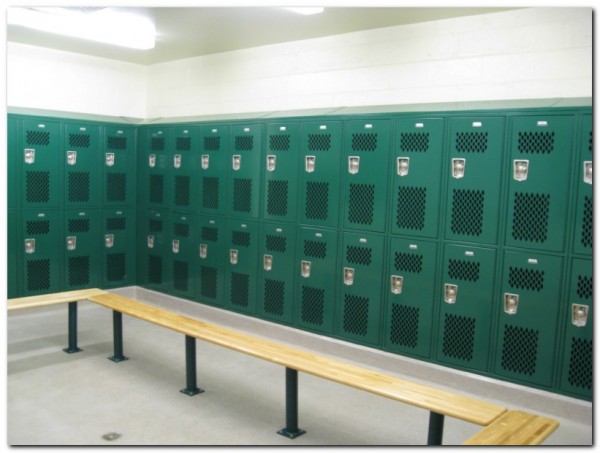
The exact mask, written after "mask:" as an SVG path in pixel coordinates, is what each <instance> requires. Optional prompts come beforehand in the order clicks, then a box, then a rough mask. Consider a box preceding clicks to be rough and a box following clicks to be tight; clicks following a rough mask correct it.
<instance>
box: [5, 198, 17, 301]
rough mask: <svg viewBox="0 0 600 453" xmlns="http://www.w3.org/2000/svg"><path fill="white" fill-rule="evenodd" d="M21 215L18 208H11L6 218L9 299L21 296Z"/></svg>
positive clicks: (7, 287) (7, 289)
mask: <svg viewBox="0 0 600 453" xmlns="http://www.w3.org/2000/svg"><path fill="white" fill-rule="evenodd" d="M19 215H20V212H18V211H17V210H16V209H9V210H8V212H7V219H6V227H7V231H6V239H7V241H6V251H7V256H6V297H7V298H8V299H11V298H13V297H19V296H20V293H19V279H18V276H17V273H18V272H17V271H18V269H19V261H18V256H19V255H18V253H19V251H18V244H20V241H19V239H18V238H17V231H19V225H20V222H19V218H18V216H19Z"/></svg>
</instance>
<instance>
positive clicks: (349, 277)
mask: <svg viewBox="0 0 600 453" xmlns="http://www.w3.org/2000/svg"><path fill="white" fill-rule="evenodd" d="M353 284H354V269H352V268H351V267H345V268H344V285H347V286H352V285H353Z"/></svg>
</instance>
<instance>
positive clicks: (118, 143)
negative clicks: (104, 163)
mask: <svg viewBox="0 0 600 453" xmlns="http://www.w3.org/2000/svg"><path fill="white" fill-rule="evenodd" d="M106 147H107V148H108V149H110V150H121V151H124V150H126V149H127V137H114V136H108V137H107V139H106Z"/></svg>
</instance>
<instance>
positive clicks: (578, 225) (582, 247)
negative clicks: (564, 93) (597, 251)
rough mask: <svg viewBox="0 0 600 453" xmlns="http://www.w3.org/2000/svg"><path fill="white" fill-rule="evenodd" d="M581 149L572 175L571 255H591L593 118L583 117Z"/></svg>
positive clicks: (592, 230) (589, 116)
mask: <svg viewBox="0 0 600 453" xmlns="http://www.w3.org/2000/svg"><path fill="white" fill-rule="evenodd" d="M582 122H583V130H582V137H581V147H580V149H579V159H578V165H577V166H576V168H575V169H574V172H573V174H574V175H575V180H576V181H577V214H576V218H575V237H574V238H573V253H580V254H584V255H591V254H592V246H593V238H594V224H593V214H594V211H593V188H592V166H593V157H594V156H593V154H592V153H593V146H594V144H593V140H592V138H593V137H592V133H593V118H592V115H584V116H583V118H582Z"/></svg>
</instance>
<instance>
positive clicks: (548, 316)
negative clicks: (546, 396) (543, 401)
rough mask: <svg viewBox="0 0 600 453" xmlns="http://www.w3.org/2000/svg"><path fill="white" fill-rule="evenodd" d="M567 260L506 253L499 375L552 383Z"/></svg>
mask: <svg viewBox="0 0 600 453" xmlns="http://www.w3.org/2000/svg"><path fill="white" fill-rule="evenodd" d="M562 261H563V259H562V257H560V256H552V255H542V254H539V253H535V252H517V251H505V252H504V265H503V271H502V281H501V290H500V299H499V301H497V302H496V303H497V304H498V305H499V307H498V308H499V310H498V312H499V320H498V321H499V322H498V330H497V332H498V334H497V338H496V346H495V349H496V353H495V372H496V374H498V375H501V376H505V377H508V378H511V379H514V380H517V381H522V382H524V383H530V384H536V385H540V386H544V387H551V386H552V385H553V369H554V365H555V363H556V362H555V359H556V357H557V341H558V338H557V322H558V319H557V318H558V310H559V306H560V295H561V281H562Z"/></svg>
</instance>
